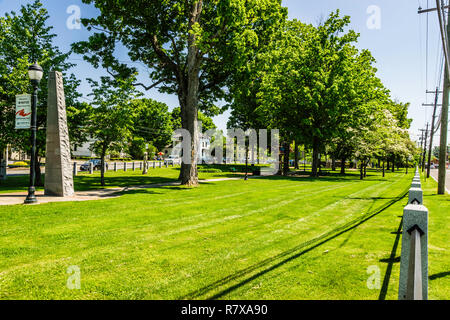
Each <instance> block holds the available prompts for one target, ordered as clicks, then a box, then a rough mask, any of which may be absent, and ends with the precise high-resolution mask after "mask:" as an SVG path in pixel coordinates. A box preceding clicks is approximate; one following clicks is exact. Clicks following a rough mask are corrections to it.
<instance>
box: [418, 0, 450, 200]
mask: <svg viewBox="0 0 450 320" xmlns="http://www.w3.org/2000/svg"><path fill="white" fill-rule="evenodd" d="M443 9H445V7H443V6H442V1H441V0H436V8H435V9H428V8H427V9H426V10H422V9H421V8H420V9H419V14H420V13H425V12H431V11H437V13H438V19H439V26H440V30H441V32H440V33H441V39H442V47H443V49H444V58H445V71H444V88H443V92H444V94H443V97H442V111H441V112H442V114H441V141H440V148H439V175H438V194H445V176H446V173H447V172H446V171H447V168H446V165H447V131H448V104H449V94H450V79H449V76H450V70H449V69H450V67H449V66H450V57H449V52H448V51H449V50H448V49H449V45H450V43H449V39H450V25H449V23H448V22H449V21H450V10H448V17H447V26H444V16H443V11H444V10H443ZM445 29H446V30H445ZM445 33H447V34H445Z"/></svg>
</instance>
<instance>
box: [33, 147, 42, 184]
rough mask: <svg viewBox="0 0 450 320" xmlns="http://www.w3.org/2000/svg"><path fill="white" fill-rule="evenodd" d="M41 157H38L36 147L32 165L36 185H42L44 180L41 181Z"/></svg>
mask: <svg viewBox="0 0 450 320" xmlns="http://www.w3.org/2000/svg"><path fill="white" fill-rule="evenodd" d="M40 160H41V158H40V157H39V152H38V149H37V147H36V158H35V161H34V163H35V165H34V170H35V172H36V177H35V179H36V180H35V181H34V185H35V186H36V187H43V186H44V182H43V181H42V173H41V161H40Z"/></svg>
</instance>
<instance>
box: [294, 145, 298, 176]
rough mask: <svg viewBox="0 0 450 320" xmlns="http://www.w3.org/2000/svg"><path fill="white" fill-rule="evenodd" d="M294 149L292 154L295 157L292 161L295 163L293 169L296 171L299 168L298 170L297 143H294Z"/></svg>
mask: <svg viewBox="0 0 450 320" xmlns="http://www.w3.org/2000/svg"><path fill="white" fill-rule="evenodd" d="M294 149H295V150H294V152H295V155H294V161H295V165H294V168H295V169H296V170H298V169H299V168H298V143H297V141H295V148H294Z"/></svg>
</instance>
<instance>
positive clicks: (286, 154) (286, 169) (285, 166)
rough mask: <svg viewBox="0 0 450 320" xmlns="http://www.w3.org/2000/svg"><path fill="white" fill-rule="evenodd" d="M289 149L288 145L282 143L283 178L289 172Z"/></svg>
mask: <svg viewBox="0 0 450 320" xmlns="http://www.w3.org/2000/svg"><path fill="white" fill-rule="evenodd" d="M289 149H290V148H289V143H288V142H284V157H283V176H287V175H288V172H289V153H290V152H289V151H290V150H289Z"/></svg>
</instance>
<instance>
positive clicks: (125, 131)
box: [88, 77, 139, 186]
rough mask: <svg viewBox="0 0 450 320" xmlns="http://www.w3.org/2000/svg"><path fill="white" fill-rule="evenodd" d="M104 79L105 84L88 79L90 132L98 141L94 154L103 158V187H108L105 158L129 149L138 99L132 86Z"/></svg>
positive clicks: (94, 146) (129, 82)
mask: <svg viewBox="0 0 450 320" xmlns="http://www.w3.org/2000/svg"><path fill="white" fill-rule="evenodd" d="M133 80H134V77H130V78H129V79H127V80H121V79H119V80H112V79H110V78H109V77H101V82H100V83H99V82H97V81H94V80H92V79H88V81H89V82H90V83H91V85H92V93H91V94H89V95H90V96H92V97H93V102H92V104H93V106H94V109H93V112H92V113H91V117H90V120H89V122H90V123H89V126H88V132H89V134H90V136H91V137H92V138H93V139H94V141H95V142H94V144H93V146H92V147H93V150H94V151H95V153H96V154H99V155H100V157H101V178H100V179H101V180H100V181H101V185H102V186H105V156H106V154H107V153H108V151H121V150H122V149H124V148H126V147H127V143H128V141H129V140H130V138H131V136H132V130H133V124H134V123H133V120H134V118H135V115H134V113H133V111H134V109H133V105H132V101H133V99H134V98H136V97H138V95H139V94H138V93H137V92H136V91H135V88H134V86H133V85H132V84H131V82H132V81H133Z"/></svg>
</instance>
